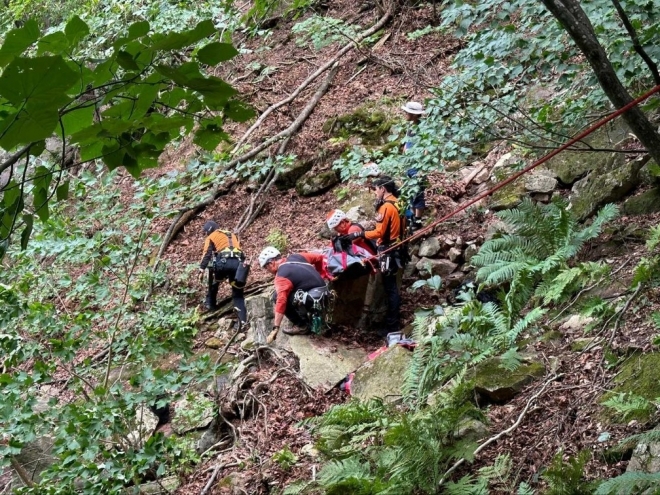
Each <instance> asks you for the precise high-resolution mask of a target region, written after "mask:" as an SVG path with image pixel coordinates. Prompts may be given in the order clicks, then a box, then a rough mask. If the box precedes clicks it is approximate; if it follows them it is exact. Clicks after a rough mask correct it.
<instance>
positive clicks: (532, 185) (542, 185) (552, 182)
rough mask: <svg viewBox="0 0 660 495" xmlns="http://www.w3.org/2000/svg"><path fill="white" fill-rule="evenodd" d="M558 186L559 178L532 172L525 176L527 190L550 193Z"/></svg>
mask: <svg viewBox="0 0 660 495" xmlns="http://www.w3.org/2000/svg"><path fill="white" fill-rule="evenodd" d="M555 187H557V179H554V178H553V177H548V176H547V175H543V174H538V173H537V174H531V175H528V176H526V177H525V190H526V191H528V192H530V193H541V194H548V193H551V192H552V191H554V190H555Z"/></svg>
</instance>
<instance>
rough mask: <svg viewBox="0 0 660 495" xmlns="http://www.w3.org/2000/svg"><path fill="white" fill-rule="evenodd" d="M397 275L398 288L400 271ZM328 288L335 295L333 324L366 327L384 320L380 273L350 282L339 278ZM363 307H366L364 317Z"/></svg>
mask: <svg viewBox="0 0 660 495" xmlns="http://www.w3.org/2000/svg"><path fill="white" fill-rule="evenodd" d="M399 274H400V275H399V276H398V278H397V280H398V282H399V287H400V284H401V280H402V278H403V273H402V271H399ZM330 288H331V289H332V290H333V291H335V293H336V294H337V297H336V299H335V304H334V310H333V314H332V321H333V323H335V324H337V325H352V326H355V325H360V326H362V327H367V326H370V325H371V324H374V323H380V322H382V321H383V320H384V318H385V313H386V311H387V298H386V297H385V289H384V288H383V279H382V277H381V275H380V273H376V274H373V275H369V276H363V277H359V278H356V279H352V280H349V279H342V278H339V279H338V280H336V281H334V282H332V283H331V284H330ZM365 306H367V307H368V313H367V314H366V316H365V311H364V309H365ZM365 318H368V320H369V321H366V320H365Z"/></svg>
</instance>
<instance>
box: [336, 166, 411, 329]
mask: <svg viewBox="0 0 660 495" xmlns="http://www.w3.org/2000/svg"><path fill="white" fill-rule="evenodd" d="M372 188H373V189H374V193H375V195H376V203H375V209H376V228H375V229H374V230H367V231H359V232H353V233H350V234H347V235H346V236H345V238H346V239H350V240H354V239H358V238H360V237H364V238H366V239H373V240H375V241H376V243H377V245H378V252H379V253H382V252H383V251H386V250H388V248H390V247H392V246H393V245H394V244H396V243H397V242H400V241H401V236H402V234H403V227H404V226H403V225H402V224H403V222H402V221H401V217H400V214H399V204H398V201H399V200H398V193H399V191H398V190H397V187H396V184H395V183H394V180H392V178H391V177H388V176H382V177H380V178H378V179H376V180H375V181H374V182H373V185H372ZM399 265H402V262H401V259H400V258H399V255H398V251H397V250H395V251H389V252H387V253H384V254H382V255H380V271H381V273H382V276H383V287H384V289H385V294H386V296H387V302H388V304H387V313H386V316H385V330H386V332H385V333H391V332H398V331H399V330H400V328H401V321H400V320H401V315H400V308H401V296H400V294H399V287H398V285H397V276H396V275H397V272H398V271H399V268H403V266H399Z"/></svg>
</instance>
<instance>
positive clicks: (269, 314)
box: [245, 293, 275, 344]
mask: <svg viewBox="0 0 660 495" xmlns="http://www.w3.org/2000/svg"><path fill="white" fill-rule="evenodd" d="M245 308H246V309H247V313H248V319H249V322H250V328H249V330H248V336H247V337H248V338H249V339H252V341H253V342H255V343H257V344H264V343H265V342H266V337H267V336H268V334H269V333H270V331H271V329H272V328H273V318H274V317H275V313H274V311H273V301H272V299H271V297H270V294H263V293H262V294H257V295H255V296H250V297H248V298H246V299H245Z"/></svg>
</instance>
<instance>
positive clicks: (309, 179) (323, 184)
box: [296, 170, 339, 196]
mask: <svg viewBox="0 0 660 495" xmlns="http://www.w3.org/2000/svg"><path fill="white" fill-rule="evenodd" d="M337 184H339V178H338V177H337V174H336V173H335V171H334V170H326V171H325V172H315V173H312V172H308V173H307V174H305V175H303V176H302V177H301V178H300V179H298V181H297V182H296V192H297V193H298V194H300V195H301V196H315V195H317V194H322V193H324V192H326V191H327V190H328V189H330V188H331V187H333V186H335V185H337Z"/></svg>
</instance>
